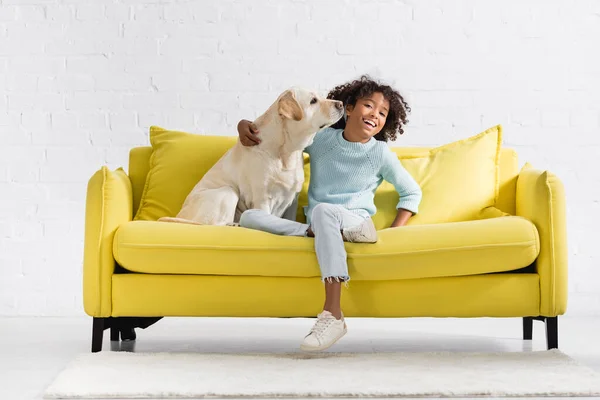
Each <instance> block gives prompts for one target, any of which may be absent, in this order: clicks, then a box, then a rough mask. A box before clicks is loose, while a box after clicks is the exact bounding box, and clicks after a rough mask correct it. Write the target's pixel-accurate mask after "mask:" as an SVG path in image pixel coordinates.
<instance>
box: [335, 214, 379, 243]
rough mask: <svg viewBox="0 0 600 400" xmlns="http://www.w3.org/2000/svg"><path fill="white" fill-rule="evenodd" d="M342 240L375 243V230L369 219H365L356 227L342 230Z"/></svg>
mask: <svg viewBox="0 0 600 400" xmlns="http://www.w3.org/2000/svg"><path fill="white" fill-rule="evenodd" d="M342 236H343V237H344V240H346V241H347V242H353V243H375V242H377V229H375V224H374V223H373V220H372V219H371V218H367V219H365V220H364V222H363V223H362V224H360V225H358V226H355V227H352V228H348V229H344V231H343V232H342Z"/></svg>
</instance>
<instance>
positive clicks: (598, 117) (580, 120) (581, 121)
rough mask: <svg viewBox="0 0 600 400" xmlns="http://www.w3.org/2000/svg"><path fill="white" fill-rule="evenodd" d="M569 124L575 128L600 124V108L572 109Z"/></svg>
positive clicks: (594, 126) (593, 126) (592, 126)
mask: <svg viewBox="0 0 600 400" xmlns="http://www.w3.org/2000/svg"><path fill="white" fill-rule="evenodd" d="M569 125H570V126H571V127H573V128H581V127H588V128H596V127H598V126H600V112H598V110H576V111H571V113H570V116H569Z"/></svg>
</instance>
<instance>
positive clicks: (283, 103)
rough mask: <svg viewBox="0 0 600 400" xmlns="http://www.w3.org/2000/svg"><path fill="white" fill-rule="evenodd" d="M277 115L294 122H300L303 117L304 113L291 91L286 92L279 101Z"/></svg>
mask: <svg viewBox="0 0 600 400" xmlns="http://www.w3.org/2000/svg"><path fill="white" fill-rule="evenodd" d="M279 115H281V116H282V117H284V118H288V119H293V120H294V121H300V120H301V119H302V118H303V117H304V111H302V107H300V104H299V103H298V101H297V100H296V98H295V97H294V93H293V92H292V91H291V90H287V91H286V92H285V93H284V94H283V96H281V98H280V99H279Z"/></svg>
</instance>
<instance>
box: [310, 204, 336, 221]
mask: <svg viewBox="0 0 600 400" xmlns="http://www.w3.org/2000/svg"><path fill="white" fill-rule="evenodd" d="M336 211H337V207H336V206H334V205H333V204H327V203H319V204H317V205H316V206H315V208H313V211H312V214H313V219H314V218H319V217H323V216H335V215H336Z"/></svg>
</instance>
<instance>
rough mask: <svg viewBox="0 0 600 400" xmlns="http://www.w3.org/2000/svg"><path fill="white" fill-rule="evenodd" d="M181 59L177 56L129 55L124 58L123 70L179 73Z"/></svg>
mask: <svg viewBox="0 0 600 400" xmlns="http://www.w3.org/2000/svg"><path fill="white" fill-rule="evenodd" d="M181 65H182V61H181V60H180V59H178V58H173V57H163V56H147V57H135V58H134V57H129V58H127V59H126V60H125V72H128V73H145V74H153V73H164V71H170V72H172V73H179V72H180V71H181Z"/></svg>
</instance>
